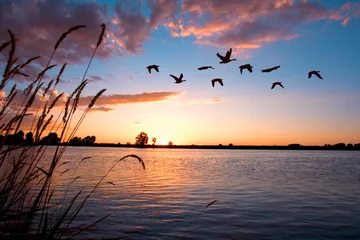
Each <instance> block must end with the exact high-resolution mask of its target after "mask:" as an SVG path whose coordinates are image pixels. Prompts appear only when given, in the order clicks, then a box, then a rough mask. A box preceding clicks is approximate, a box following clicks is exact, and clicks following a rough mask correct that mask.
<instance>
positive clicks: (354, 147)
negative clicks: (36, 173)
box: [61, 143, 360, 151]
mask: <svg viewBox="0 0 360 240" xmlns="http://www.w3.org/2000/svg"><path fill="white" fill-rule="evenodd" d="M61 145H67V146H73V147H118V148H168V149H226V150H229V149H230V150H241V149H243V150H341V151H343V150H350V151H360V144H355V145H351V146H347V145H332V146H331V145H325V146H302V145H297V144H290V145H288V146H280V145H279V146H276V145H274V146H269V145H233V146H230V145H225V146H224V145H222V146H219V145H173V146H168V145H143V146H142V145H134V144H130V145H129V144H115V143H94V144H89V145H84V144H68V143H61Z"/></svg>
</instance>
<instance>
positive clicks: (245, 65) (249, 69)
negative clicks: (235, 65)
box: [239, 64, 253, 74]
mask: <svg viewBox="0 0 360 240" xmlns="http://www.w3.org/2000/svg"><path fill="white" fill-rule="evenodd" d="M239 68H240V73H241V74H242V71H243V70H244V69H247V70H248V71H249V72H251V73H252V68H253V66H251V65H250V64H244V65H241V66H240V67H239Z"/></svg>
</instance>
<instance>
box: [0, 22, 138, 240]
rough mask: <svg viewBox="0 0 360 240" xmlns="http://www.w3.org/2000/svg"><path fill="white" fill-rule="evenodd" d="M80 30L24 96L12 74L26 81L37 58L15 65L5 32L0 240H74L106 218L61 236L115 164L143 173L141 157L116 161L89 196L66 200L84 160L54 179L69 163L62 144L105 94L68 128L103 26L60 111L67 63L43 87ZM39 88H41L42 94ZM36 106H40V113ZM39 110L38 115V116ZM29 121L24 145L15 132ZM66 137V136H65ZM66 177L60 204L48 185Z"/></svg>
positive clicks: (2, 48)
mask: <svg viewBox="0 0 360 240" xmlns="http://www.w3.org/2000/svg"><path fill="white" fill-rule="evenodd" d="M84 27H85V26H83V25H79V26H75V27H72V28H70V29H69V30H68V31H66V32H64V33H63V34H62V35H61V37H60V38H59V40H58V41H57V42H56V44H55V47H54V49H53V51H52V53H51V57H50V59H49V61H48V63H47V65H46V66H45V67H44V69H43V70H41V71H40V73H39V74H38V76H37V77H36V78H35V79H31V80H30V84H29V85H28V86H27V87H26V88H25V89H24V90H23V91H19V90H18V89H16V87H17V86H16V84H12V85H11V86H9V85H10V83H11V82H12V79H13V78H14V77H15V76H16V75H17V74H20V75H22V76H25V75H26V73H23V72H22V71H23V69H24V67H25V66H27V65H29V64H31V63H32V62H33V61H35V60H37V59H38V58H39V57H40V56H36V57H33V58H30V59H28V60H27V61H25V62H24V63H22V64H17V62H19V61H20V60H19V58H17V57H16V38H15V35H14V34H13V33H12V32H11V31H10V30H8V33H9V37H10V39H9V41H7V42H5V43H3V44H1V45H0V51H1V52H2V54H3V53H4V51H6V50H8V51H9V53H8V59H7V61H6V67H5V69H4V72H3V74H2V80H1V82H0V90H1V91H3V90H5V89H10V91H9V94H8V96H7V97H6V98H4V99H2V101H1V106H0V107H1V108H0V109H1V110H0V132H1V137H0V239H29V238H34V239H59V238H63V237H70V238H72V237H75V236H77V235H78V234H80V233H81V232H83V231H86V230H87V229H88V228H90V227H92V226H93V225H94V224H96V223H98V222H99V221H102V220H104V219H105V218H107V217H108V216H109V215H106V216H99V218H98V220H97V221H95V222H94V223H92V224H89V225H88V226H84V227H82V228H80V229H79V230H78V231H77V232H70V234H65V233H64V231H63V229H66V228H70V227H72V226H73V225H74V223H75V222H74V220H75V219H76V218H77V216H78V215H79V213H80V211H81V209H82V208H83V207H84V205H85V204H86V202H87V200H88V199H89V198H90V197H91V196H92V194H93V193H94V192H95V190H96V189H97V188H98V187H99V186H100V185H101V184H102V183H103V181H104V179H105V178H106V177H107V175H108V174H109V173H110V172H111V171H112V170H113V168H114V167H115V166H116V164H118V163H119V162H121V161H123V160H124V159H126V158H135V159H137V160H138V161H139V162H140V163H141V165H142V166H143V168H144V169H145V164H144V162H143V160H142V159H141V158H140V157H138V156H136V155H127V156H125V157H123V158H120V159H119V160H118V161H116V163H114V165H113V166H112V167H111V168H110V169H109V170H108V171H107V172H106V173H105V175H103V176H102V178H101V179H100V180H99V181H98V183H97V184H95V186H93V187H92V188H91V191H90V192H89V193H87V194H84V193H83V191H82V190H80V191H78V192H75V193H74V194H73V195H72V196H69V192H71V191H68V190H69V189H71V188H72V186H73V184H75V183H76V179H78V178H79V177H74V176H75V175H74V174H75V172H76V170H77V169H78V167H79V166H80V163H82V162H83V161H84V160H85V159H87V158H84V159H81V161H80V162H79V164H78V165H77V167H76V168H75V169H71V168H66V169H65V170H62V171H61V173H59V171H60V167H63V166H66V164H67V163H68V162H66V161H65V162H61V159H62V157H63V154H64V152H65V150H66V148H67V145H64V144H61V143H62V142H67V141H68V140H70V138H71V137H73V136H74V134H75V133H76V131H77V130H78V129H79V127H80V125H81V123H82V122H83V120H84V119H85V117H86V116H87V114H88V112H89V111H90V109H91V108H92V107H93V106H94V104H95V103H96V100H97V99H98V98H99V97H101V94H103V93H104V92H105V91H106V89H102V90H101V91H99V92H98V94H96V95H95V96H94V98H93V99H92V100H91V101H90V103H89V104H88V105H87V107H86V109H85V110H84V111H83V113H82V114H81V115H80V118H79V119H78V120H77V122H76V123H74V124H71V120H72V118H73V117H74V115H75V113H76V112H77V111H78V110H77V109H78V103H79V101H80V99H81V94H82V92H83V90H84V88H85V87H86V85H87V81H86V80H85V77H86V74H87V71H88V69H89V67H90V64H91V62H92V60H93V58H94V56H95V53H96V51H97V49H98V47H99V46H100V44H101V42H102V40H103V37H104V34H105V24H103V25H101V33H100V36H99V39H98V42H97V44H96V48H95V49H94V52H93V54H92V56H91V59H90V60H89V63H88V65H87V68H86V70H85V73H84V75H83V78H82V80H81V82H80V84H79V86H78V87H77V88H75V90H74V91H73V92H72V93H71V94H70V95H69V96H68V98H67V100H66V104H65V105H60V104H62V103H61V101H60V99H63V98H64V97H65V96H66V94H65V93H60V94H59V95H58V96H57V97H55V98H54V97H53V93H54V90H55V89H56V87H57V85H58V83H59V81H60V77H61V75H62V74H63V72H64V70H65V67H66V63H65V64H63V65H62V67H61V69H60V71H59V73H58V74H57V76H56V77H55V78H54V79H53V80H52V81H50V82H49V83H48V84H47V85H46V84H45V82H44V81H43V77H44V75H45V73H46V72H47V71H48V70H50V69H51V68H54V67H56V65H50V64H51V61H52V59H53V57H54V54H55V52H56V50H57V49H58V47H59V46H60V43H61V42H62V41H63V40H64V39H65V38H66V37H67V35H69V34H70V33H71V32H73V31H76V30H78V29H80V28H84ZM26 76H27V75H26ZM43 85H44V86H46V87H45V89H44V91H42V92H41V89H42V86H43ZM37 98H39V99H41V102H40V103H39V104H38V106H34V103H35V102H36V101H35V100H36V99H37ZM41 105H43V106H42V107H41ZM40 109H42V110H41V111H40ZM56 110H57V111H56ZM59 112H60V113H59ZM29 116H31V117H33V120H32V124H31V127H30V132H31V133H34V134H30V135H29V136H31V137H28V136H26V140H24V133H23V132H22V131H20V129H21V128H24V122H25V120H27V119H26V118H28V117H29ZM53 119H56V121H53ZM72 125H73V126H72ZM49 129H50V132H53V130H54V129H55V131H56V133H54V134H55V135H54V134H53V135H51V134H49V135H48V136H45V135H44V134H45V133H46V132H49ZM68 132H69V136H66V135H67V133H68ZM31 139H33V140H34V141H31ZM54 140H55V143H54ZM50 143H51V144H52V145H55V147H54V149H53V150H54V152H53V153H51V155H50V158H46V157H45V156H46V154H47V153H49V148H48V144H50ZM47 155H49V154H47ZM70 172H73V173H72V177H71V178H70V180H69V181H68V183H67V187H66V191H65V193H63V195H62V196H61V198H59V197H54V196H55V195H56V193H57V192H59V191H60V190H59V189H57V188H56V186H54V184H53V180H54V177H56V178H60V177H63V175H68V174H70ZM58 195H59V194H58Z"/></svg>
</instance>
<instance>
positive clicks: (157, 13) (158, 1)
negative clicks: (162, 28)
mask: <svg viewBox="0 0 360 240" xmlns="http://www.w3.org/2000/svg"><path fill="white" fill-rule="evenodd" d="M148 6H149V8H150V10H152V13H151V15H150V20H149V26H150V28H156V27H157V26H159V25H162V24H165V23H166V22H167V21H168V20H172V19H173V18H174V16H175V14H176V11H177V10H178V9H179V5H178V2H177V0H149V1H148Z"/></svg>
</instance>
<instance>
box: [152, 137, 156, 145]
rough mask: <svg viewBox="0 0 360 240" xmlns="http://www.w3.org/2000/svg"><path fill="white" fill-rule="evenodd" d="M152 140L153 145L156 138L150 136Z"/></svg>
mask: <svg viewBox="0 0 360 240" xmlns="http://www.w3.org/2000/svg"><path fill="white" fill-rule="evenodd" d="M152 142H153V144H152V145H155V143H156V138H154V137H153V138H152Z"/></svg>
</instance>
